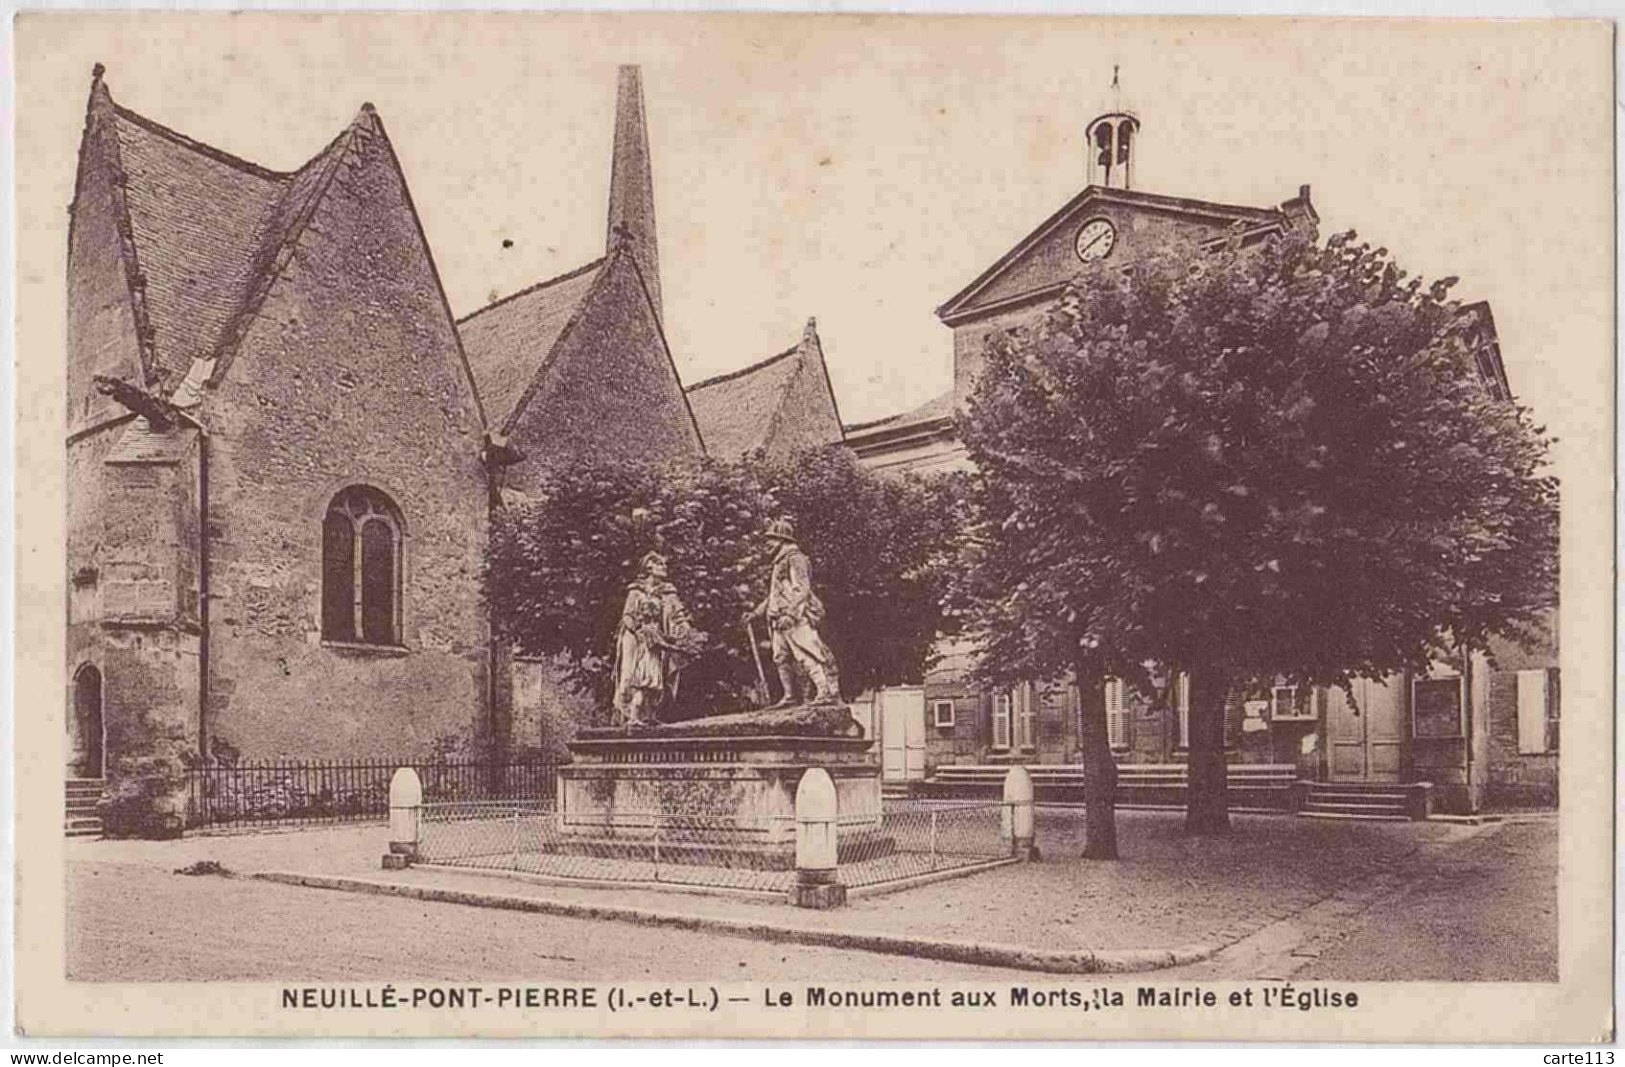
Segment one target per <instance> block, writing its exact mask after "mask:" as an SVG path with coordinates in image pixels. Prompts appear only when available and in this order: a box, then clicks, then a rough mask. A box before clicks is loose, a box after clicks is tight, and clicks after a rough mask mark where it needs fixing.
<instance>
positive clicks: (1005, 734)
mask: <svg viewBox="0 0 1625 1067" xmlns="http://www.w3.org/2000/svg"><path fill="white" fill-rule="evenodd" d="M993 747H994V748H1009V747H1010V694H1009V693H997V694H995V695H994V697H993Z"/></svg>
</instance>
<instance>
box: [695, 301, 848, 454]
mask: <svg viewBox="0 0 1625 1067" xmlns="http://www.w3.org/2000/svg"><path fill="white" fill-rule="evenodd" d="M688 402H689V406H690V407H692V408H693V409H694V418H695V421H697V422H698V423H699V426H700V435H701V436H702V437H703V438H704V439H705V450H706V452H707V453H708V454H710V455H712V456H717V457H719V458H722V459H739V458H740V457H742V456H744V455H746V454H748V453H750V452H752V451H755V450H756V449H758V448H760V449H764V450H765V451H767V452H768V453H769V454H785V453H788V452H791V451H794V450H795V449H798V448H807V447H820V446H822V445H827V444H833V443H835V442H837V441H839V440H841V437H842V434H841V413H840V410H839V407H838V406H837V405H836V403H835V393H834V390H833V389H832V388H831V386H830V381H829V370H828V368H827V367H825V365H824V349H823V345H822V343H821V342H820V341H819V339H818V327H817V323H816V322H815V321H814V320H812V319H809V320H807V327H806V329H805V330H804V331H802V335H801V343H800V344H798V345H796V347H794V348H792V349H790V350H789V351H787V352H781V353H779V354H778V355H776V356H773V357H772V358H770V359H764V360H762V361H761V362H760V363H754V364H752V365H751V366H748V367H744V368H741V369H740V370H736V371H731V372H729V373H728V374H721V375H718V376H717V377H715V378H707V379H706V380H705V381H703V382H700V383H698V384H696V385H694V386H691V387H690V388H689V390H688Z"/></svg>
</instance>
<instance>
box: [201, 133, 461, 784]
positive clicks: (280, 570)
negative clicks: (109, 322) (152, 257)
mask: <svg viewBox="0 0 1625 1067" xmlns="http://www.w3.org/2000/svg"><path fill="white" fill-rule="evenodd" d="M372 131H377V132H372ZM372 131H369V130H368V128H367V127H366V126H365V125H364V124H363V125H362V126H361V132H362V134H363V135H364V136H360V137H358V141H359V144H358V145H357V146H356V147H354V148H352V150H351V152H350V153H349V154H348V155H347V157H346V159H345V161H344V162H343V163H342V164H341V169H340V171H339V173H338V174H336V175H335V178H334V181H333V184H332V186H331V187H330V188H329V190H328V192H327V195H326V198H325V199H324V200H323V202H322V206H321V207H320V209H319V210H318V212H317V213H316V215H315V217H314V218H313V219H312V221H311V223H310V226H309V228H308V229H307V230H306V231H305V232H304V234H303V236H302V237H301V239H300V241H299V245H298V252H297V254H296V255H295V256H294V257H293V258H292V259H291V261H290V262H289V265H288V268H287V271H286V273H285V274H284V275H283V276H282V278H281V279H280V280H279V281H278V282H277V283H276V285H275V287H274V288H273V289H272V290H271V292H270V294H269V296H268V298H267V300H266V302H265V304H264V306H263V308H262V309H261V311H260V313H259V315H258V316H257V319H256V321H255V324H254V325H253V326H252V328H251V329H250V331H249V333H248V334H247V337H246V339H245V342H244V344H243V347H242V350H241V351H240V352H239V353H238V355H237V356H236V358H235V360H234V361H233V362H232V363H231V365H230V366H229V367H228V368H227V369H226V373H225V380H224V381H223V382H222V383H221V384H220V385H219V386H218V388H217V390H216V392H215V394H214V395H213V396H211V397H210V399H209V402H208V410H209V417H210V423H211V432H212V436H211V442H210V443H211V457H210V458H211V471H210V475H211V481H210V491H211V492H210V512H209V514H210V521H209V534H210V552H211V561H210V562H211V568H212V569H211V606H210V614H211V618H210V622H211V628H210V632H211V648H210V674H211V677H210V686H209V690H210V703H209V709H208V711H209V729H210V733H211V736H212V737H214V738H216V739H217V741H218V742H223V743H224V744H226V745H229V746H230V747H231V748H233V749H235V750H237V751H238V752H240V753H241V754H242V755H244V756H246V757H306V758H338V757H356V756H369V755H370V756H391V757H404V756H419V755H426V754H429V753H431V752H434V751H440V752H459V753H471V752H475V751H481V750H483V748H484V746H485V745H486V744H487V743H488V742H489V740H490V738H489V737H488V735H487V686H488V673H489V662H488V636H487V635H488V623H487V618H486V614H485V611H484V608H483V607H482V604H481V597H480V582H481V573H482V568H483V558H484V546H485V541H486V536H487V534H486V515H487V510H486V509H487V500H486V487H485V482H484V472H483V469H482V467H481V464H480V461H479V458H478V453H479V448H480V437H481V433H482V426H481V421H480V416H479V415H478V413H477V410H476V408H475V402H474V399H473V396H472V393H471V390H470V388H469V385H468V380H467V378H466V375H464V374H463V372H462V362H461V355H460V351H459V349H458V347H457V341H456V336H455V334H454V332H453V327H452V324H451V321H450V318H449V315H448V314H447V312H446V310H445V307H444V305H443V303H442V300H441V297H440V294H439V290H438V284H437V282H436V279H435V277H434V275H433V271H432V268H431V265H430V261H429V259H428V254H427V250H426V249H425V247H424V245H423V242H422V236H421V233H420V232H419V231H418V228H417V225H416V221H415V219H414V217H413V215H412V213H411V210H410V207H409V204H408V202H407V200H406V194H405V189H404V186H403V184H402V181H401V179H400V177H399V174H398V171H397V170H396V168H395V164H394V162H393V160H392V158H391V157H392V153H391V152H390V150H389V148H388V145H387V142H386V141H385V140H384V139H383V137H382V134H381V130H380V129H379V128H378V127H373V128H372ZM351 485H367V486H371V487H373V488H375V489H377V490H380V491H382V492H383V493H384V494H386V495H387V496H388V497H389V498H390V500H391V501H392V502H393V503H394V504H395V506H396V507H397V508H398V509H399V512H400V516H401V518H402V521H403V524H404V530H403V534H402V539H401V540H402V544H401V555H402V579H401V619H402V627H401V629H402V633H401V637H402V643H401V645H400V647H367V646H362V645H357V644H349V645H344V644H339V643H336V642H331V641H326V640H324V639H323V635H322V632H321V623H322V522H323V518H324V516H325V514H326V510H327V508H328V505H329V503H330V501H331V500H332V499H333V496H334V495H335V494H336V493H337V492H338V491H339V490H341V489H343V488H345V487H347V486H351Z"/></svg>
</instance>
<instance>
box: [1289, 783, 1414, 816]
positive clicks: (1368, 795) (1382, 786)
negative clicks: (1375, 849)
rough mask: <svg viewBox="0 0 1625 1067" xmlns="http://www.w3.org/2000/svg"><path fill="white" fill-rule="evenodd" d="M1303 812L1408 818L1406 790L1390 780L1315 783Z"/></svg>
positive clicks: (1309, 813) (1327, 814) (1307, 813)
mask: <svg viewBox="0 0 1625 1067" xmlns="http://www.w3.org/2000/svg"><path fill="white" fill-rule="evenodd" d="M1302 814H1304V815H1306V816H1310V817H1318V818H1347V819H1408V818H1409V817H1410V810H1409V807H1408V805H1407V802H1406V793H1405V789H1404V788H1403V787H1401V786H1399V785H1397V784H1394V783H1390V782H1315V783H1313V784H1312V785H1310V786H1309V794H1308V796H1306V797H1305V798H1304V805H1303V812H1302Z"/></svg>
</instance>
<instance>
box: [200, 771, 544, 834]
mask: <svg viewBox="0 0 1625 1067" xmlns="http://www.w3.org/2000/svg"><path fill="white" fill-rule="evenodd" d="M401 767H411V768H412V769H413V770H415V771H417V773H418V778H419V780H421V781H422V783H423V797H424V800H425V801H433V802H442V801H453V800H496V799H502V800H524V801H530V802H538V803H539V802H545V803H551V802H552V799H553V795H554V793H555V791H556V789H557V775H556V772H557V770H558V764H557V763H554V762H552V761H549V760H521V761H486V760H423V761H417V762H403V761H400V760H390V759H372V760H244V761H239V762H237V763H234V764H231V765H218V766H205V767H193V768H188V770H187V771H186V825H187V828H188V829H194V830H205V829H214V830H233V829H271V828H277V827H290V826H315V825H328V824H333V823H346V822H383V821H386V820H388V818H389V782H390V779H391V778H392V777H394V774H395V771H396V770H398V769H399V768H401Z"/></svg>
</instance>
